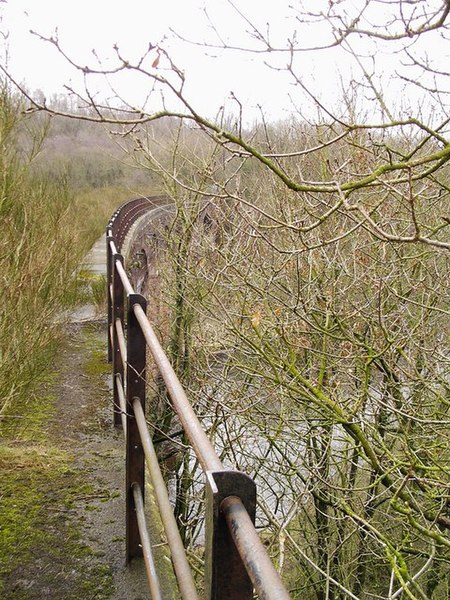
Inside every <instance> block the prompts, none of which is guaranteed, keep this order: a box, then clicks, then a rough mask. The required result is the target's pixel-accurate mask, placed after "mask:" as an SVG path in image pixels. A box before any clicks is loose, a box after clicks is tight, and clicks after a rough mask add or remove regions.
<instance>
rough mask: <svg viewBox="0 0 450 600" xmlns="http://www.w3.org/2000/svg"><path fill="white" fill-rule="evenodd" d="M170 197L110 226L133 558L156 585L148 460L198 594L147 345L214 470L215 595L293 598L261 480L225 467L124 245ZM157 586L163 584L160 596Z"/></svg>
mask: <svg viewBox="0 0 450 600" xmlns="http://www.w3.org/2000/svg"><path fill="white" fill-rule="evenodd" d="M164 202H166V203H167V199H166V198H164V197H162V196H156V197H152V198H138V199H136V200H133V201H131V202H129V203H125V204H124V205H122V207H120V208H119V209H118V210H117V211H116V212H115V213H114V215H113V217H112V218H111V220H110V222H109V224H108V227H107V230H106V232H107V252H108V256H107V267H108V331H110V332H111V334H110V336H108V337H109V338H111V339H110V342H109V347H108V357H109V359H110V360H111V361H112V362H113V384H114V410H115V417H114V423H115V425H118V426H119V425H122V427H123V429H124V433H125V434H126V440H127V475H126V479H127V560H130V559H131V558H132V557H134V556H138V555H142V553H143V554H144V559H145V562H146V566H147V572H148V574H149V583H150V585H151V586H154V585H155V582H154V581H155V580H154V579H152V578H153V574H152V568H153V567H152V564H153V558H152V549H151V544H150V541H149V539H148V533H147V530H146V527H144V525H143V514H144V512H143V495H142V492H143V490H144V461H146V462H147V465H148V467H149V470H150V474H151V477H152V481H153V486H154V490H155V495H156V498H157V502H158V506H159V511H160V515H161V518H162V521H163V525H164V527H165V530H166V536H167V539H168V543H169V547H170V550H171V553H172V562H173V565H174V570H175V574H176V577H177V581H178V584H179V588H180V593H181V597H182V598H183V599H185V600H188V599H189V600H191V599H194V598H196V597H197V596H196V591H195V585H194V583H193V578H192V575H191V573H190V569H189V566H188V562H187V558H186V556H185V552H184V548H183V546H182V542H181V538H180V535H179V532H178V530H177V527H176V522H175V519H174V516H173V512H172V510H171V507H170V503H169V500H168V495H167V489H166V488H165V484H164V481H163V477H162V475H161V472H160V469H159V465H158V461H157V458H156V454H155V451H154V448H153V444H152V442H151V436H150V433H149V430H148V427H147V423H146V420H145V363H146V359H145V351H146V348H148V349H149V351H150V353H151V355H152V357H153V359H154V362H155V363H156V366H157V368H158V371H159V373H160V375H161V376H162V378H163V380H164V383H165V386H166V389H167V392H168V394H169V396H170V399H171V402H172V405H173V408H174V410H175V412H176V414H177V415H178V417H179V419H180V421H181V424H182V426H183V430H184V432H185V434H186V436H187V438H188V440H189V442H190V444H191V447H192V448H193V450H194V452H195V455H196V457H197V459H198V461H199V463H200V465H201V466H202V469H203V471H204V473H205V476H206V482H207V483H206V492H207V493H206V500H207V501H206V510H207V519H206V520H207V523H206V525H207V527H206V551H205V565H206V572H207V575H206V577H207V582H206V583H207V585H206V593H207V597H208V598H209V599H210V600H250V599H251V598H252V589H253V587H254V588H255V590H256V592H257V593H258V595H259V597H260V598H267V599H270V600H288V599H289V594H288V592H287V591H286V588H285V587H284V585H283V583H282V582H281V579H280V576H279V574H278V573H277V571H276V569H275V568H274V566H273V564H272V562H271V559H270V557H269V555H268V554H267V550H266V548H265V546H264V544H263V543H262V542H261V540H260V538H259V536H258V534H257V532H256V529H255V526H254V513H255V507H256V486H255V484H254V482H253V481H252V480H251V479H250V478H248V477H247V476H246V475H244V474H243V473H240V472H238V471H229V470H226V469H224V466H223V464H222V461H221V460H220V458H219V457H218V455H217V453H216V451H215V449H214V446H213V445H212V443H211V441H210V439H209V438H208V436H207V434H206V432H205V430H204V429H203V427H202V425H201V423H200V421H199V419H198V418H197V416H196V414H195V411H194V410H193V408H192V405H191V404H190V402H189V400H188V398H187V396H186V393H185V391H184V389H183V387H182V385H181V383H180V381H179V379H178V377H177V375H176V373H175V371H174V369H173V367H172V365H171V363H170V361H169V359H168V357H167V356H166V354H165V352H164V350H163V348H162V346H161V344H160V342H159V340H158V338H157V336H156V334H155V332H154V330H153V328H152V326H151V324H150V322H149V320H148V318H147V315H146V301H145V299H144V298H143V297H142V296H139V295H138V294H136V293H135V292H134V289H133V286H132V284H131V282H130V280H129V279H128V276H127V273H126V270H125V268H124V265H123V257H122V255H121V254H119V252H118V251H120V250H121V248H122V244H123V241H124V239H125V236H126V234H127V232H128V231H129V230H130V227H131V225H132V224H133V222H134V221H135V220H136V219H138V218H139V217H140V216H141V215H142V214H144V213H145V212H147V211H149V210H152V209H157V208H160V207H161V206H163V205H164ZM125 297H126V303H125ZM125 307H126V308H125ZM125 314H126V315H127V318H126V321H127V326H126V327H125ZM125 332H126V334H127V335H126V338H127V339H126V346H125V335H124V334H125ZM134 336H136V341H134V340H135V338H134ZM169 513H170V514H169ZM136 536H137V537H136ZM157 593H158V592H157V591H155V597H156V598H157V597H158V596H157ZM152 597H153V592H152Z"/></svg>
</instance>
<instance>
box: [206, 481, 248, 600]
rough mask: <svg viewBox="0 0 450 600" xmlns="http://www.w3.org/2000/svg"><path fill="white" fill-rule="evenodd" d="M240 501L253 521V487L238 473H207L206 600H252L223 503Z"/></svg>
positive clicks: (246, 576) (245, 572) (245, 573)
mask: <svg viewBox="0 0 450 600" xmlns="http://www.w3.org/2000/svg"><path fill="white" fill-rule="evenodd" d="M229 496H237V497H238V498H240V499H241V500H242V503H243V505H244V506H245V508H246V510H247V512H248V514H249V516H250V519H251V520H252V522H253V523H254V522H255V511H256V484H255V482H254V481H253V480H252V479H251V478H250V477H248V476H247V475H245V474H244V473H241V472H239V471H206V541H205V545H206V548H205V592H206V598H207V599H208V600H252V598H253V585H252V583H251V581H250V578H249V576H248V575H247V571H246V570H245V567H244V565H243V563H242V560H241V557H240V556H239V553H238V551H237V549H236V546H235V544H234V542H233V540H232V538H231V535H230V532H229V530H228V526H227V523H226V520H225V517H224V515H223V514H222V512H221V510H220V505H221V503H222V501H223V500H224V499H225V498H227V497H229Z"/></svg>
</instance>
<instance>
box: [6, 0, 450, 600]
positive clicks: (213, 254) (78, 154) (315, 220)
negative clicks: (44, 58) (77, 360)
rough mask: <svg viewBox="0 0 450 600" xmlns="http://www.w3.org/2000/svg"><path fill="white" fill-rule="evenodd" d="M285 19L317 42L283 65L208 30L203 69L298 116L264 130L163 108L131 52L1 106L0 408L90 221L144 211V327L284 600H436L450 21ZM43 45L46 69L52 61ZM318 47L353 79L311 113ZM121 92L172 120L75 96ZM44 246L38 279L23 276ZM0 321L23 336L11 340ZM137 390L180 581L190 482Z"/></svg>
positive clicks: (167, 74)
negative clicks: (250, 485) (284, 84)
mask: <svg viewBox="0 0 450 600" xmlns="http://www.w3.org/2000/svg"><path fill="white" fill-rule="evenodd" d="M305 4H307V3H300V5H299V7H296V8H293V9H292V10H293V11H294V12H295V15H294V16H295V18H297V19H298V22H299V23H303V24H304V23H309V24H311V23H312V24H314V23H320V24H321V25H323V26H325V28H328V29H327V31H328V32H329V36H328V37H326V36H324V38H323V45H322V46H321V47H318V48H304V47H302V42H301V36H299V38H298V39H289V40H285V43H284V45H283V46H275V45H274V43H273V41H272V39H271V37H270V35H269V32H268V31H267V32H266V31H265V30H263V29H261V28H260V27H258V26H257V25H256V24H255V23H252V22H249V21H248V20H247V19H246V17H245V15H244V14H243V13H242V12H239V11H238V15H239V16H240V18H241V19H242V21H243V23H244V24H245V27H246V28H247V30H248V31H249V32H250V33H249V38H248V40H249V41H248V45H247V46H246V47H239V48H234V47H233V43H232V41H230V40H225V41H224V40H223V38H221V37H220V36H219V33H220V27H219V25H218V24H217V23H216V24H215V29H214V30H215V31H216V32H217V33H218V35H217V38H216V41H215V43H214V48H216V49H217V48H220V49H221V50H223V51H227V50H229V51H235V50H237V51H240V52H249V53H251V52H253V53H264V55H265V57H267V60H269V57H270V56H271V55H272V54H274V53H275V54H278V55H280V54H282V55H283V56H284V57H285V64H286V66H285V67H284V70H285V72H286V73H287V74H288V75H289V76H290V77H291V78H292V83H293V86H294V88H295V91H296V92H297V93H298V99H297V105H296V110H293V111H292V113H291V114H290V116H289V117H286V118H285V119H280V120H278V121H268V120H266V119H265V118H264V114H261V117H260V118H259V119H258V120H256V121H255V122H252V123H249V122H247V121H246V120H245V118H244V116H243V115H244V113H245V107H243V106H242V104H241V103H240V101H239V99H238V98H235V99H234V104H235V111H234V113H233V114H231V115H230V114H226V113H225V111H223V112H219V113H218V114H217V115H216V116H215V117H214V118H209V117H206V116H203V115H202V114H200V113H198V112H197V111H196V109H195V107H193V106H192V105H191V103H190V101H189V99H188V98H187V95H186V94H185V79H186V77H188V75H187V74H186V75H185V74H184V73H183V72H182V70H181V69H180V68H179V67H178V66H177V65H175V64H174V63H173V61H172V59H171V57H170V55H169V53H167V52H166V51H165V50H164V46H163V45H161V46H155V45H152V44H150V46H149V48H148V51H147V52H146V53H145V54H144V55H143V56H142V57H141V58H140V60H139V61H136V62H130V61H128V60H127V59H126V57H123V56H121V54H120V52H119V51H118V50H117V49H116V54H115V60H116V66H115V67H114V68H110V69H109V70H107V69H105V68H104V67H103V66H102V65H101V64H97V65H92V66H90V67H86V66H84V65H83V66H81V65H77V63H76V60H75V59H71V61H70V62H71V66H72V68H73V69H75V70H81V71H82V72H83V73H84V75H85V77H86V81H87V83H86V89H85V91H84V92H83V91H74V90H71V91H69V92H67V95H66V96H61V97H55V98H53V99H50V100H46V99H45V98H43V97H42V96H41V95H40V94H39V93H36V92H33V93H31V92H29V91H27V90H26V89H24V88H23V87H21V86H19V87H21V89H20V96H19V95H18V94H19V92H16V91H15V92H11V91H8V88H9V87H10V86H11V85H12V83H11V82H10V83H8V84H7V85H6V84H5V85H4V88H3V95H2V115H1V117H2V124H1V127H2V130H1V135H2V144H1V149H2V150H1V152H2V156H1V161H2V167H1V168H2V173H3V184H2V185H3V192H2V196H1V198H2V204H1V206H0V210H1V211H2V219H4V222H5V223H6V224H7V227H6V229H5V230H4V233H3V235H2V239H1V242H0V243H1V252H2V266H1V272H2V276H5V274H6V273H8V275H6V276H7V278H8V286H9V287H10V289H14V290H16V291H17V292H18V294H17V295H16V294H15V295H11V296H9V295H8V294H5V293H3V295H4V298H2V323H1V327H0V336H1V347H2V353H1V357H0V359H1V368H0V387H1V389H2V405H1V407H0V409H1V410H2V411H3V410H4V411H7V410H8V407H11V406H13V405H14V403H15V402H17V401H18V400H17V399H18V398H20V395H21V394H22V393H23V392H22V390H23V389H29V388H27V387H26V386H29V385H32V381H33V373H34V372H35V369H36V368H38V365H35V364H30V355H31V352H30V349H34V348H36V349H39V352H36V353H35V352H34V351H33V355H35V356H41V357H42V356H44V355H45V354H42V352H41V347H42V348H44V347H46V344H47V334H49V332H48V330H47V329H46V328H45V326H44V323H45V322H47V323H48V322H49V320H50V321H51V316H50V315H51V314H54V313H52V311H54V310H55V307H57V306H59V305H60V304H61V302H66V301H67V299H62V298H61V296H60V294H61V293H62V290H64V295H66V296H67V293H68V292H67V287H66V286H62V285H55V284H58V283H61V282H62V281H63V280H67V278H68V277H69V274H70V273H72V272H73V269H74V265H75V264H76V262H77V261H79V259H80V256H82V255H83V252H85V251H86V249H88V248H89V247H90V245H91V244H92V242H93V240H94V239H95V238H96V237H97V236H98V235H99V231H101V223H102V222H103V223H104V222H105V216H106V214H107V212H108V210H111V208H112V207H113V206H115V205H117V203H118V201H120V200H124V199H127V198H131V197H135V196H138V195H141V194H142V195H150V194H153V193H164V194H166V195H167V196H168V198H169V199H170V202H172V203H173V205H174V206H175V212H174V216H173V219H171V220H170V222H169V223H168V225H167V226H166V227H165V229H164V231H162V232H161V233H160V237H161V238H162V239H163V241H164V244H163V247H164V251H163V252H161V242H160V239H159V238H158V239H157V238H155V237H154V236H153V237H152V236H149V237H148V239H147V246H146V253H147V256H148V257H150V258H151V265H152V267H154V265H155V264H156V262H155V261H156V260H157V267H155V268H156V269H157V275H158V284H157V285H154V284H152V283H148V284H147V289H146V290H145V291H146V295H147V297H148V299H149V305H150V306H152V307H153V312H150V313H149V315H150V318H151V319H152V320H153V322H154V324H155V327H156V329H157V331H158V332H159V335H160V337H161V339H162V341H163V343H164V346H165V347H166V349H167V351H168V353H169V355H170V356H171V359H172V362H173V364H174V366H175V369H176V371H177V373H178V375H179V377H180V379H181V381H182V383H183V385H184V386H185V389H186V390H187V391H188V394H189V397H190V399H191V401H192V403H193V404H194V406H195V409H196V412H197V414H199V415H200V416H201V419H202V423H203V425H204V426H205V428H206V429H207V431H208V433H209V435H210V437H211V439H212V440H213V441H214V443H215V445H216V448H218V449H219V451H220V453H221V457H222V459H223V461H224V463H225V464H226V465H227V466H230V467H233V468H236V469H240V470H242V471H244V472H246V473H247V474H249V475H250V476H251V477H253V478H254V479H255V481H256V482H257V486H258V517H257V526H258V528H259V531H260V535H261V537H262V538H263V540H264V543H265V544H266V546H267V548H268V551H269V553H270V554H271V556H272V558H273V561H274V563H275V565H276V567H277V569H278V571H279V572H280V574H281V576H282V578H283V580H284V582H285V584H286V586H287V589H288V590H289V593H290V594H291V597H292V598H304V599H307V600H341V599H342V600H343V599H347V598H353V599H355V600H358V599H361V600H362V599H367V600H369V599H389V600H394V599H395V598H410V599H411V600H413V599H414V600H416V599H430V600H441V599H442V600H443V599H444V598H448V597H449V594H450V588H449V580H450V577H449V572H450V564H449V561H450V537H449V532H450V496H449V493H450V463H449V424H450V410H449V407H450V379H449V376H450V360H449V336H448V330H449V315H450V307H449V302H448V298H449V294H448V275H449V266H450V260H449V259H450V255H449V250H450V241H449V236H448V232H449V228H450V212H449V206H450V203H449V195H450V167H449V164H450V162H449V161H450V139H449V132H450V129H449V122H450V112H449V109H450V107H449V94H450V88H449V78H450V73H449V72H448V66H447V67H442V63H440V62H436V61H437V57H436V56H434V55H433V52H432V51H428V53H426V52H425V50H423V47H422V46H421V45H420V40H423V39H424V38H430V37H431V36H435V38H436V39H438V40H439V41H440V42H442V41H446V42H447V47H449V46H450V43H449V39H448V38H449V29H448V28H449V25H448V19H449V12H450V4H449V2H448V1H440V2H439V1H435V2H423V1H422V0H414V1H411V2H403V1H400V0H399V1H398V2H397V1H396V2H381V1H380V0H367V1H366V2H363V3H361V4H363V5H364V8H358V10H357V9H355V8H354V7H353V4H352V3H348V2H329V3H323V4H324V6H325V4H326V5H327V6H328V8H326V7H325V8H324V9H323V11H317V12H316V13H314V12H311V11H310V10H309V11H308V10H306V8H305V7H304V5H305ZM381 4H386V5H389V7H390V9H391V11H392V18H390V19H389V20H387V21H386V20H384V21H383V20H382V19H381V18H380V19H378V20H377V18H376V17H375V16H374V13H373V12H370V11H373V10H376V9H377V8H378V7H379V5H381ZM230 5H232V6H233V7H234V5H233V4H232V3H230ZM350 5H351V6H350ZM234 8H235V7H234ZM236 10H237V9H236ZM368 15H369V16H368ZM369 17H370V18H369ZM299 27H300V25H299ZM354 38H357V39H361V38H364V39H366V40H367V43H369V44H373V47H376V45H377V44H387V45H390V47H392V48H393V51H395V52H402V53H403V54H402V56H403V58H404V63H403V65H406V67H408V68H406V67H405V69H404V70H403V71H402V72H399V73H398V77H397V79H398V80H401V81H403V82H404V84H405V85H408V86H411V85H412V86H413V87H414V89H416V90H418V92H417V93H418V94H420V98H421V101H420V103H415V102H411V104H407V103H405V104H404V105H402V104H401V103H398V104H396V103H395V102H394V101H392V99H391V98H388V97H387V96H386V95H385V94H384V93H383V90H384V88H383V85H382V74H379V73H378V72H377V71H376V70H375V66H376V65H375V62H373V64H371V63H370V61H369V60H366V59H365V58H364V59H363V57H362V56H361V55H360V54H359V53H358V51H357V50H352V48H353V47H352V46H351V44H352V40H353V39H354ZM435 38H432V39H435ZM42 43H45V40H42ZM47 43H50V44H51V45H53V46H54V47H55V51H56V52H58V51H59V52H62V53H64V49H63V48H64V45H63V40H61V41H60V40H58V39H57V38H51V39H48V40H47ZM337 46H340V47H343V46H345V47H346V48H347V50H348V52H349V53H350V54H352V56H353V59H354V62H355V65H356V66H357V67H358V69H359V72H358V76H355V78H354V79H353V80H352V85H351V86H350V88H348V89H347V90H346V94H345V95H343V97H342V98H341V99H340V103H338V104H337V105H333V106H330V105H326V104H325V103H324V102H323V101H322V100H321V99H320V97H319V96H317V95H316V94H315V92H314V90H313V89H311V88H310V87H308V86H307V84H306V83H304V79H303V78H302V74H301V69H300V68H299V66H298V62H297V59H298V57H299V56H302V55H303V54H304V53H306V52H312V51H314V52H320V51H321V50H323V49H327V48H328V49H329V48H333V47H337ZM371 47H372V46H371ZM155 53H156V54H157V55H158V59H159V60H158V63H157V64H156V66H155V67H152V65H154V64H155ZM408 69H409V70H408ZM123 71H126V72H127V73H130V74H131V75H136V76H139V77H141V78H143V79H144V80H145V81H146V82H147V83H148V86H149V89H152V90H153V91H154V93H155V95H156V94H158V93H159V91H158V90H161V89H162V90H164V92H165V93H166V94H167V95H168V97H169V96H173V97H174V98H175V99H176V102H177V103H178V105H177V108H176V109H171V108H164V107H163V108H162V110H156V111H152V110H150V109H148V107H138V108H136V107H133V106H132V105H127V104H126V103H124V100H123V98H120V97H118V98H116V99H115V100H116V104H115V105H111V103H108V104H106V103H105V104H102V102H98V101H94V99H93V98H94V96H93V95H92V94H90V93H89V77H94V76H96V75H97V74H98V73H103V74H104V75H106V76H108V77H109V78H111V80H113V79H114V77H115V76H116V74H117V73H120V72H123ZM303 101H304V102H306V101H308V102H309V103H310V104H311V105H312V106H314V107H315V110H316V112H315V115H314V117H313V116H311V113H308V112H307V111H306V109H303V108H302V107H303V104H302V102H303ZM18 115H20V116H18ZM17 119H18V121H17ZM16 121H17V122H16ZM99 132H100V133H99ZM44 134H45V135H44ZM19 148H20V150H19ZM29 185H32V187H31V188H29V187H28V186H29ZM55 186H56V187H55ZM30 189H31V190H32V193H30ZM127 194H128V197H127ZM105 199H106V200H105ZM100 207H101V210H100ZM44 214H45V221H43V215H44ZM94 221H95V226H93V227H92V228H91V229H89V231H87V230H86V223H94ZM43 222H45V223H47V224H48V225H46V227H42V226H41V224H42V223H43ZM36 223H39V224H40V226H39V227H35V226H34V224H36ZM68 224H70V225H72V224H76V226H75V227H72V226H71V227H70V228H68V227H67V225H68ZM55 232H56V235H55ZM74 232H76V236H75V235H74ZM30 233H31V234H32V235H30ZM35 234H36V235H38V234H39V235H40V236H47V237H40V238H39V239H34V237H33V236H34V235H35ZM78 238H79V239H78ZM56 244H57V245H58V246H57V247H58V248H59V250H58V252H56V255H55V257H54V258H53V257H52V255H51V253H48V252H46V251H45V252H43V255H42V256H41V255H40V254H39V252H38V250H40V249H43V248H50V247H54V246H55V245H56ZM71 244H75V246H76V251H75V250H73V249H72V245H71ZM12 248H14V251H13V250H12ZM17 248H18V249H19V250H20V251H18V250H17ZM62 248H64V252H61V249H62ZM51 261H54V262H51ZM149 264H150V263H149ZM6 268H8V269H9V271H6ZM150 281H153V279H152V280H150ZM50 283H51V285H50ZM3 289H5V288H3ZM21 290H26V293H27V294H29V296H28V295H25V293H22V292H21ZM8 296H9V298H10V300H8ZM30 298H32V301H30ZM8 302H9V304H8ZM18 303H19V306H20V310H18V309H17V304H18ZM13 306H15V310H16V312H17V314H19V315H21V318H23V321H22V324H20V323H17V321H11V320H10V318H9V315H10V314H11V312H12V311H13ZM42 316H45V319H42V320H41V317H42ZM38 317H39V318H38ZM25 323H27V324H31V323H32V324H33V327H35V329H33V328H32V327H31V326H30V327H29V326H28V325H27V326H25V325H23V324H25ZM25 334H26V335H27V336H28V337H27V338H26V339H22V338H23V336H24V335H25ZM19 338H21V339H19ZM18 364H20V365H21V369H22V371H23V373H21V374H20V379H19V378H18V377H19V375H18V370H17V365H18ZM148 387H149V390H150V393H151V395H152V398H153V400H152V402H151V406H150V409H149V415H148V418H149V421H150V423H151V424H152V427H153V429H154V436H155V439H156V440H157V441H158V440H159V441H161V438H164V439H167V438H169V439H170V443H169V444H166V445H165V449H163V450H161V452H163V451H165V452H166V454H167V452H169V454H170V459H171V460H170V461H169V460H168V461H167V463H168V464H169V463H170V467H168V473H167V477H168V479H169V481H170V482H172V483H171V485H172V486H173V491H174V507H175V513H176V516H177V519H178V522H179V525H180V529H181V531H182V536H183V540H184V542H185V545H186V547H187V548H188V549H189V556H190V559H191V561H192V564H193V565H194V567H195V568H198V569H200V568H201V551H200V549H201V547H202V543H203V541H202V536H203V524H202V519H201V515H202V510H203V509H202V504H203V497H202V494H201V490H202V485H201V482H200V469H199V466H198V464H197V463H196V461H195V458H194V457H193V455H192V454H191V452H190V451H189V449H188V448H187V446H186V444H185V440H184V439H183V435H182V434H180V431H179V426H178V424H177V423H176V421H175V420H174V418H173V416H172V411H171V410H170V403H169V401H168V400H167V398H166V397H165V396H164V394H163V393H162V392H161V390H160V389H159V385H158V381H156V382H155V381H151V380H149V381H148ZM3 390H5V393H3ZM165 458H166V459H167V458H168V457H167V456H166V457H165Z"/></svg>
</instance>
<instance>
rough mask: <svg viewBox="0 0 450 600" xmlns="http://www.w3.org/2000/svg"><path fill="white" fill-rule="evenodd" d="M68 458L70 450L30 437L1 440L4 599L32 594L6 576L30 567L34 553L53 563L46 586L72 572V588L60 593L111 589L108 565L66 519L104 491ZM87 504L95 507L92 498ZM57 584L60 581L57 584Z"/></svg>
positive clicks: (99, 594)
mask: <svg viewBox="0 0 450 600" xmlns="http://www.w3.org/2000/svg"><path fill="white" fill-rule="evenodd" d="M71 460H72V457H71V455H70V454H68V453H66V452H64V451H62V450H59V449H54V448H44V447H42V446H38V445H34V446H31V445H29V444H28V443H17V444H16V445H13V446H9V447H7V446H4V445H3V446H0V489H1V490H2V494H1V497H0V514H1V521H0V540H1V543H0V595H1V597H2V598H4V600H9V599H10V598H11V599H12V598H14V600H15V599H16V598H24V599H25V598H30V596H29V595H27V594H25V592H24V591H22V592H23V593H22V592H20V591H18V590H17V589H16V588H15V587H14V586H13V585H9V584H8V582H9V581H13V580H14V579H16V578H18V577H19V578H20V575H21V573H25V572H27V573H28V572H30V573H32V570H33V564H34V563H33V561H34V558H35V557H36V556H40V557H45V558H44V559H43V560H45V561H46V563H48V564H49V565H50V564H51V565H52V568H48V574H46V575H45V577H46V578H48V583H49V585H50V586H51V585H52V583H53V585H54V584H55V580H57V579H58V577H59V576H60V574H62V573H70V580H68V583H69V584H70V585H69V587H70V590H64V591H63V592H62V593H64V598H71V599H73V600H78V599H79V600H81V599H84V598H86V597H95V598H108V597H109V595H110V594H111V592H112V589H113V587H112V574H111V571H110V568H109V566H108V565H105V564H102V563H99V562H98V559H99V557H98V556H97V555H96V554H95V553H94V551H93V550H92V549H91V548H90V547H89V546H88V545H86V544H85V543H84V542H83V541H82V540H81V537H80V533H79V531H78V529H77V528H76V527H75V526H74V524H73V523H72V521H71V519H70V517H71V515H72V511H73V507H74V506H75V505H76V504H77V503H78V504H79V503H80V502H83V501H84V502H85V501H89V499H90V498H97V497H98V496H99V495H102V496H104V493H103V491H99V490H96V489H95V488H93V486H91V485H87V484H85V483H84V482H83V481H82V479H81V477H82V475H80V474H77V473H75V472H74V471H73V469H71V468H70V462H71ZM85 508H86V510H97V508H96V507H95V506H92V505H90V504H87V505H86V507H85ZM77 521H80V518H79V517H77ZM30 576H31V575H30ZM40 577H42V575H41V574H40ZM2 582H3V584H2ZM61 585H64V584H63V583H60V582H59V581H58V583H57V586H58V588H57V589H61ZM91 590H92V594H91V595H87V594H86V592H87V591H91ZM31 597H33V598H34V596H31Z"/></svg>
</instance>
